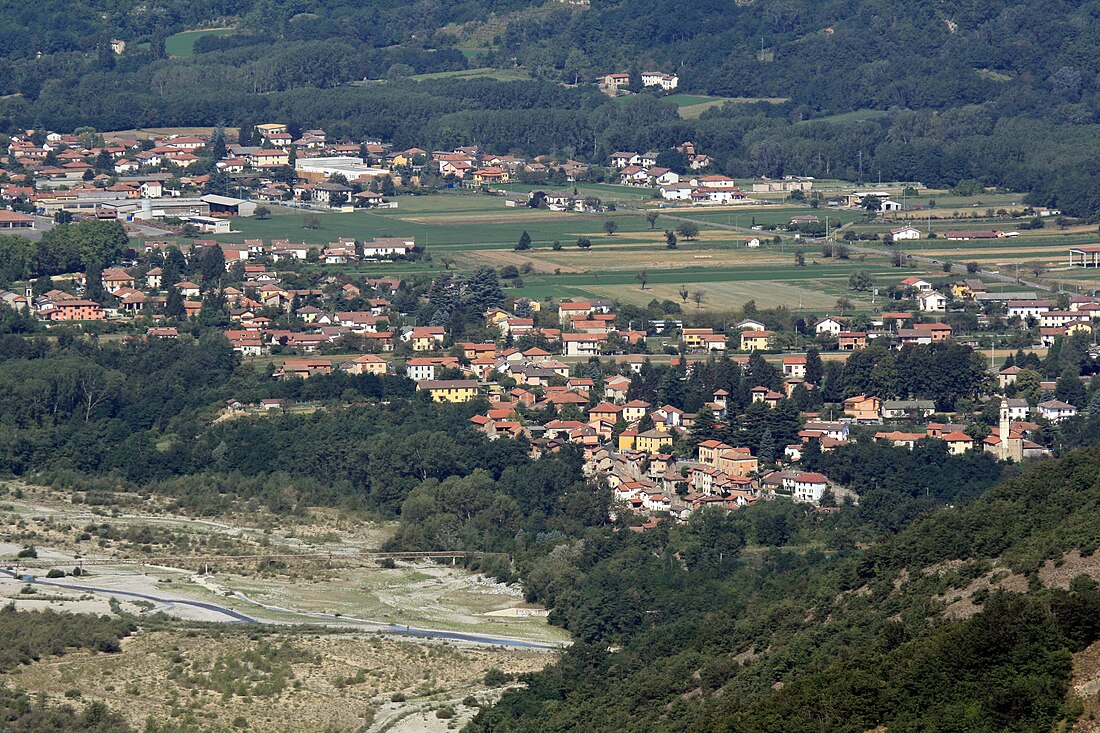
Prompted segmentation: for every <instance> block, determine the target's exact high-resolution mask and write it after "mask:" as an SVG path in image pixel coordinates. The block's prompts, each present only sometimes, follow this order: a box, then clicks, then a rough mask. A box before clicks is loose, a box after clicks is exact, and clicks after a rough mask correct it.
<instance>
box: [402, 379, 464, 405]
mask: <svg viewBox="0 0 1100 733" xmlns="http://www.w3.org/2000/svg"><path fill="white" fill-rule="evenodd" d="M416 388H417V389H418V390H427V391H428V392H429V393H430V394H431V396H432V400H433V401H435V402H469V401H470V400H472V399H474V398H475V397H477V382H475V381H474V380H472V379H445V380H424V381H423V382H417V384H416Z"/></svg>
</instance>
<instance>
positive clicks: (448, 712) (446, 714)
mask: <svg viewBox="0 0 1100 733" xmlns="http://www.w3.org/2000/svg"><path fill="white" fill-rule="evenodd" d="M454 716H455V709H454V708H452V707H451V706H450V705H444V706H443V707H441V708H439V709H438V710H436V711H435V717H437V718H439V719H441V720H447V719H449V718H453V717H454Z"/></svg>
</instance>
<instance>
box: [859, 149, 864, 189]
mask: <svg viewBox="0 0 1100 733" xmlns="http://www.w3.org/2000/svg"><path fill="white" fill-rule="evenodd" d="M859 181H860V183H862V182H863V151H862V150H860V151H859Z"/></svg>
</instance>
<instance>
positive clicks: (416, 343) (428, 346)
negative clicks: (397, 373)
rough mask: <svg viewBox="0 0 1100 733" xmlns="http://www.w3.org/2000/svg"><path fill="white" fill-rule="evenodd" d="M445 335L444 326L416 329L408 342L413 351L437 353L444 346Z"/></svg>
mask: <svg viewBox="0 0 1100 733" xmlns="http://www.w3.org/2000/svg"><path fill="white" fill-rule="evenodd" d="M443 335H444V331H443V327H442V326H422V327H420V328H414V329H413V330H412V332H411V333H410V334H409V337H408V340H409V342H410V343H411V344H412V350H413V351H435V350H436V349H438V348H440V347H442V346H443Z"/></svg>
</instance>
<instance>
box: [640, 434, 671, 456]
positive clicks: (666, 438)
mask: <svg viewBox="0 0 1100 733" xmlns="http://www.w3.org/2000/svg"><path fill="white" fill-rule="evenodd" d="M671 446H672V435H671V434H669V433H666V432H665V431H663V430H647V431H645V432H644V433H638V435H637V437H636V438H635V439H634V448H635V450H643V451H645V452H646V453H661V452H663V449H665V448H668V447H671Z"/></svg>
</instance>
